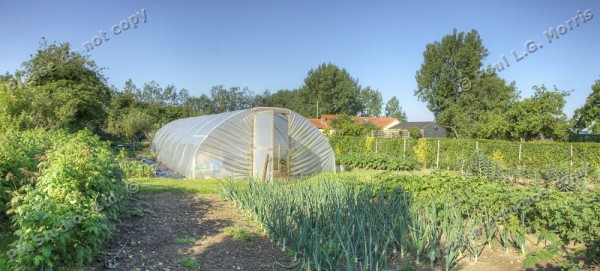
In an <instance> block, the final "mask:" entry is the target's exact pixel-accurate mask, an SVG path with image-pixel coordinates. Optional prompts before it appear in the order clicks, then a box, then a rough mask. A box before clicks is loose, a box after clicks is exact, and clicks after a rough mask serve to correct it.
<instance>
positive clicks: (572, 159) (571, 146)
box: [571, 145, 573, 167]
mask: <svg viewBox="0 0 600 271" xmlns="http://www.w3.org/2000/svg"><path fill="white" fill-rule="evenodd" d="M571 167H573V145H571Z"/></svg>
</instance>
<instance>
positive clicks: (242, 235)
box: [224, 227, 256, 242]
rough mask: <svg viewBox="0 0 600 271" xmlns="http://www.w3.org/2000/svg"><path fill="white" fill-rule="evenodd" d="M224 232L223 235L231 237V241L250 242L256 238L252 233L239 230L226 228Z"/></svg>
mask: <svg viewBox="0 0 600 271" xmlns="http://www.w3.org/2000/svg"><path fill="white" fill-rule="evenodd" d="M224 231H225V233H227V234H229V235H231V237H232V238H233V240H236V241H240V242H252V240H253V239H254V238H255V237H256V234H254V233H253V232H249V231H247V230H245V229H240V228H232V227H227V228H225V230H224Z"/></svg>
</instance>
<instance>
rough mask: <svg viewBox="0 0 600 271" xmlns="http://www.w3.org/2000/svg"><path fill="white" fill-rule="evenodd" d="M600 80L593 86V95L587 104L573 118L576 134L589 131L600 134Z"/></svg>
mask: <svg viewBox="0 0 600 271" xmlns="http://www.w3.org/2000/svg"><path fill="white" fill-rule="evenodd" d="M599 120H600V80H596V82H595V83H594V85H592V93H590V95H589V96H588V97H587V99H586V100H585V104H584V105H583V106H582V107H580V108H578V109H577V110H575V114H574V116H573V119H572V120H571V121H572V128H573V131H575V132H581V131H582V130H584V129H588V130H589V131H590V132H592V133H594V134H600V126H599V125H598V121H599Z"/></svg>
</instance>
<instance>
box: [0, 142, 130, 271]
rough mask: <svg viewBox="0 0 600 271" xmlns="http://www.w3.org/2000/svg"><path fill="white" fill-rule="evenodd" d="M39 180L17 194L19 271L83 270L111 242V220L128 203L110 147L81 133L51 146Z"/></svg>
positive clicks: (13, 211)
mask: <svg viewBox="0 0 600 271" xmlns="http://www.w3.org/2000/svg"><path fill="white" fill-rule="evenodd" d="M38 174H39V176H38V177H37V178H36V180H35V182H34V183H32V184H25V185H23V186H22V187H20V188H19V189H18V190H17V191H15V192H13V194H12V200H11V202H10V206H11V207H10V210H9V211H8V214H9V215H10V219H11V222H12V225H13V227H14V228H15V229H16V231H15V235H16V236H17V240H16V241H15V242H14V243H13V244H12V249H11V250H10V251H9V256H10V257H11V260H12V261H14V267H15V269H16V270H50V269H56V268H59V267H64V266H75V267H78V266H81V265H82V264H83V263H84V262H86V261H89V260H91V258H92V256H93V255H94V253H95V252H96V251H98V249H100V247H101V244H102V243H103V242H104V241H106V240H107V239H108V238H109V237H110V233H111V229H112V226H111V220H113V219H115V218H116V217H117V214H118V211H119V209H120V208H121V207H122V206H123V204H124V203H125V199H126V198H127V192H128V190H127V184H126V183H125V181H124V180H123V172H122V170H121V169H120V168H119V166H118V164H117V163H116V159H115V156H114V154H113V153H112V151H111V149H110V148H109V146H108V143H105V142H101V141H100V140H99V139H98V138H97V137H96V136H93V135H92V134H91V133H90V132H88V131H81V132H79V133H77V134H74V135H68V136H67V135H63V136H61V137H60V140H56V141H51V145H50V147H49V149H48V150H47V151H46V152H45V158H44V159H42V162H41V163H40V164H39V171H38Z"/></svg>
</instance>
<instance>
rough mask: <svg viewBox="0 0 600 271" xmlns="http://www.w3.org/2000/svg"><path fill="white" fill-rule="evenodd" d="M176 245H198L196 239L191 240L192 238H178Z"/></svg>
mask: <svg viewBox="0 0 600 271" xmlns="http://www.w3.org/2000/svg"><path fill="white" fill-rule="evenodd" d="M175 243H176V244H179V245H184V244H187V245H193V244H194V243H196V239H194V238H191V237H185V238H177V239H175Z"/></svg>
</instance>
